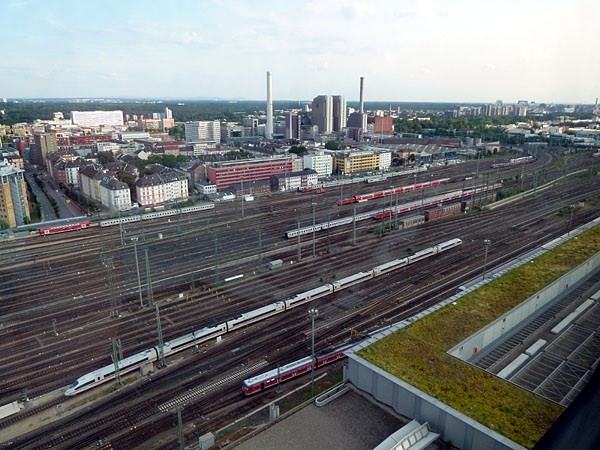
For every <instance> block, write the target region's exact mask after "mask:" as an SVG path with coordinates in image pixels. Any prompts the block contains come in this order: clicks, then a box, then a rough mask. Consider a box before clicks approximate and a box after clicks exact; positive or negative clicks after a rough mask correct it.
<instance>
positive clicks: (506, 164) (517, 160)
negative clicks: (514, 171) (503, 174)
mask: <svg viewBox="0 0 600 450" xmlns="http://www.w3.org/2000/svg"><path fill="white" fill-rule="evenodd" d="M534 161H535V158H534V157H533V156H523V157H521V158H511V159H510V160H509V161H507V162H502V163H496V164H492V166H491V167H492V169H500V168H502V167H512V166H518V165H520V164H529V163H532V162H534Z"/></svg>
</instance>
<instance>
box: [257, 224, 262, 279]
mask: <svg viewBox="0 0 600 450" xmlns="http://www.w3.org/2000/svg"><path fill="white" fill-rule="evenodd" d="M258 273H262V233H261V230H260V228H259V229H258Z"/></svg>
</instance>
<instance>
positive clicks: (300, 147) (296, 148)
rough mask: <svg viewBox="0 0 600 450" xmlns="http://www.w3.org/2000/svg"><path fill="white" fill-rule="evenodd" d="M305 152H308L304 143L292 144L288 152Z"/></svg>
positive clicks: (300, 153) (301, 153) (297, 153)
mask: <svg viewBox="0 0 600 450" xmlns="http://www.w3.org/2000/svg"><path fill="white" fill-rule="evenodd" d="M306 152H308V150H307V149H306V147H305V146H304V145H292V146H291V148H290V150H289V153H295V154H296V155H298V156H300V155H303V154H304V153H306Z"/></svg>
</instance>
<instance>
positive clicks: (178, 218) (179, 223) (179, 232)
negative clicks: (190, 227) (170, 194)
mask: <svg viewBox="0 0 600 450" xmlns="http://www.w3.org/2000/svg"><path fill="white" fill-rule="evenodd" d="M178 209H179V212H178V213H177V234H181V206H180V207H179V208H178Z"/></svg>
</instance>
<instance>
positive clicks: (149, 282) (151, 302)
mask: <svg viewBox="0 0 600 450" xmlns="http://www.w3.org/2000/svg"><path fill="white" fill-rule="evenodd" d="M144 255H145V256H146V288H147V291H148V306H154V293H153V292H152V277H151V276H150V260H149V259H148V249H147V248H145V249H144Z"/></svg>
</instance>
